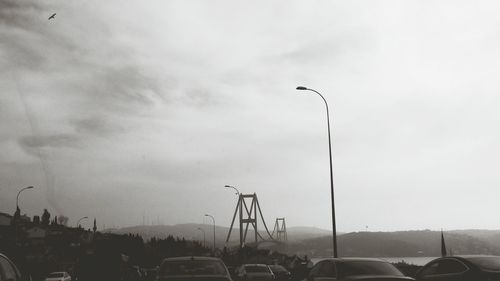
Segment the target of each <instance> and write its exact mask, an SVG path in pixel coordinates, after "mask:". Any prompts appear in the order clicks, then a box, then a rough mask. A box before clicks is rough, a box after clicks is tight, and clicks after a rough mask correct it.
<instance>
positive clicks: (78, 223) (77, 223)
mask: <svg viewBox="0 0 500 281" xmlns="http://www.w3.org/2000/svg"><path fill="white" fill-rule="evenodd" d="M88 218H89V217H81V218H80V219H79V220H78V221H77V222H76V227H79V226H80V221H82V220H84V219H88Z"/></svg>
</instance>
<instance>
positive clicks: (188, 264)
mask: <svg viewBox="0 0 500 281" xmlns="http://www.w3.org/2000/svg"><path fill="white" fill-rule="evenodd" d="M157 280H158V281H232V279H231V277H230V276H229V272H228V270H227V268H226V265H225V264H224V263H223V262H222V261H221V260H220V259H218V258H211V257H178V258H167V259H164V260H163V262H162V263H161V265H160V269H159V271H158V279H157Z"/></svg>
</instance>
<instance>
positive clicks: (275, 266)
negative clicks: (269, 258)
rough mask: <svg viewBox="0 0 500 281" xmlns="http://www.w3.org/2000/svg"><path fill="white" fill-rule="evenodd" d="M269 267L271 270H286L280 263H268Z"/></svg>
mask: <svg viewBox="0 0 500 281" xmlns="http://www.w3.org/2000/svg"><path fill="white" fill-rule="evenodd" d="M269 268H271V270H272V271H273V272H286V271H287V270H286V269H285V268H284V267H282V266H281V265H270V266H269Z"/></svg>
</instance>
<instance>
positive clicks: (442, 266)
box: [436, 259, 467, 274]
mask: <svg viewBox="0 0 500 281" xmlns="http://www.w3.org/2000/svg"><path fill="white" fill-rule="evenodd" d="M438 263H439V265H438V268H437V272H436V273H437V274H453V273H460V272H464V271H466V270H467V267H466V266H465V265H464V264H463V263H461V262H459V261H457V260H451V259H445V260H441V261H439V262H438Z"/></svg>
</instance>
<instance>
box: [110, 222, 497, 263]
mask: <svg viewBox="0 0 500 281" xmlns="http://www.w3.org/2000/svg"><path fill="white" fill-rule="evenodd" d="M198 228H201V229H203V230H204V231H205V240H206V245H207V246H208V247H210V246H211V245H212V243H213V228H212V225H210V224H195V223H187V224H176V225H151V226H132V227H124V228H120V229H108V230H106V232H110V233H116V234H129V233H131V234H138V235H140V236H142V237H143V238H144V239H146V240H148V239H151V238H152V237H157V238H166V237H167V236H169V235H172V236H174V237H179V238H182V237H184V238H185V239H187V240H198V241H202V240H203V233H202V232H201V231H200V230H198ZM215 230H216V245H217V247H222V246H223V245H224V244H225V240H226V237H227V234H228V232H229V228H228V227H224V226H216V229H215ZM249 231H250V230H249ZM260 233H261V235H262V236H263V237H266V236H267V234H265V233H264V232H260ZM248 235H253V234H251V232H249V234H248ZM287 235H288V241H289V243H288V246H287V248H286V249H287V252H288V253H289V254H301V255H308V256H310V257H319V256H331V255H332V250H331V249H332V236H331V231H330V230H325V229H320V228H315V227H289V228H288V229H287ZM238 239H239V229H233V233H232V234H231V239H230V241H229V243H228V245H229V246H235V245H237V244H238V243H239V240H238ZM337 239H338V246H339V254H340V255H341V256H359V257H418V256H427V257H429V256H439V255H440V254H441V252H440V251H441V247H440V243H441V240H440V239H441V233H440V232H439V231H430V230H414V231H396V232H352V233H345V234H341V233H340V234H339V236H338V238H337ZM445 240H446V246H447V248H448V250H451V251H452V252H453V253H454V254H495V255H500V230H452V231H446V232H445Z"/></svg>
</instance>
